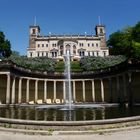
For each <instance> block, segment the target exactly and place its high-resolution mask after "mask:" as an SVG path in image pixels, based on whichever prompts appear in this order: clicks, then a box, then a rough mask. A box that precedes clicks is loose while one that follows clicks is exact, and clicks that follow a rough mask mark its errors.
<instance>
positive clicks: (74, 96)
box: [73, 81, 76, 102]
mask: <svg viewBox="0 0 140 140" xmlns="http://www.w3.org/2000/svg"><path fill="white" fill-rule="evenodd" d="M73 101H74V102H76V94H75V81H73Z"/></svg>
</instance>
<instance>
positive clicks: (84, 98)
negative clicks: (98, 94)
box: [82, 81, 86, 102]
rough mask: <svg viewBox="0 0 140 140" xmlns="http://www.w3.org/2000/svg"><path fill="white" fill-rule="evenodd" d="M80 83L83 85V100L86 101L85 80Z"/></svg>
mask: <svg viewBox="0 0 140 140" xmlns="http://www.w3.org/2000/svg"><path fill="white" fill-rule="evenodd" d="M82 83H83V84H82V85H83V102H85V101H86V97H85V81H82Z"/></svg>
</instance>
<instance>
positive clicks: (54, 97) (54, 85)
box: [53, 81, 56, 102]
mask: <svg viewBox="0 0 140 140" xmlns="http://www.w3.org/2000/svg"><path fill="white" fill-rule="evenodd" d="M53 89H54V94H53V95H54V96H53V100H54V102H56V81H54V82H53Z"/></svg>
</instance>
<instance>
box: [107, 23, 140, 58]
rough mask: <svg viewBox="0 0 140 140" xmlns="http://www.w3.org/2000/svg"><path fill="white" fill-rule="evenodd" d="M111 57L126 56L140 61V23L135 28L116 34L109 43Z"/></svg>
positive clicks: (113, 34)
mask: <svg viewBox="0 0 140 140" xmlns="http://www.w3.org/2000/svg"><path fill="white" fill-rule="evenodd" d="M107 45H108V46H109V51H110V54H111V55H125V56H127V57H128V58H135V59H140V22H138V23H137V24H136V25H135V26H134V27H126V28H125V29H122V30H120V31H117V32H114V33H112V34H111V35H110V36H109V40H108V41H107Z"/></svg>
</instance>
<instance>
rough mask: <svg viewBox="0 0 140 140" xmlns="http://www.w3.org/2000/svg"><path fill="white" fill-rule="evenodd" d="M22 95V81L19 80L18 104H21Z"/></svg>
mask: <svg viewBox="0 0 140 140" xmlns="http://www.w3.org/2000/svg"><path fill="white" fill-rule="evenodd" d="M21 95H22V79H21V78H19V83H18V103H19V104H20V103H21Z"/></svg>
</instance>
